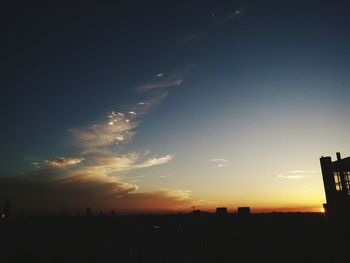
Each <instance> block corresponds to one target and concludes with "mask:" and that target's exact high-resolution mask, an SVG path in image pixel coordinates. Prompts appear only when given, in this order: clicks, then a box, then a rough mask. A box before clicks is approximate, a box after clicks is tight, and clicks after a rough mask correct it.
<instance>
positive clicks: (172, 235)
mask: <svg viewBox="0 0 350 263" xmlns="http://www.w3.org/2000/svg"><path fill="white" fill-rule="evenodd" d="M0 234H1V238H0V239H1V241H0V242H1V243H0V245H1V249H0V251H1V255H0V256H1V259H0V261H1V262H60V263H65V262H74V263H77V262H126V263H127V262H161V263H167V262H183V263H186V262H350V261H349V260H347V259H348V258H349V257H350V256H349V248H350V246H349V245H350V237H349V233H348V232H347V234H346V232H343V230H342V229H341V228H337V230H336V229H334V228H333V227H330V225H329V224H328V223H327V221H326V220H325V218H324V216H323V215H322V214H317V213H286V214H279V213H272V214H257V215H252V216H251V217H250V218H249V217H247V218H239V217H238V216H237V215H235V214H233V215H228V216H223V217H217V216H215V215H214V214H198V215H194V214H190V215H163V216H152V215H147V216H94V217H83V216H81V217H64V216H61V217H27V218H17V219H12V220H9V221H7V222H2V223H1V224H0Z"/></svg>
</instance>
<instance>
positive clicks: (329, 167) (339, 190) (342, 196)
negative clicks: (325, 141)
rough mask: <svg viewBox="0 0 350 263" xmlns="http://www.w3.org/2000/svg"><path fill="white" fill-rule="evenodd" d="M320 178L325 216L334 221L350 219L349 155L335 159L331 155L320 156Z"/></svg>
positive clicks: (338, 156)
mask: <svg viewBox="0 0 350 263" xmlns="http://www.w3.org/2000/svg"><path fill="white" fill-rule="evenodd" d="M320 164H321V170H322V178H323V184H324V189H325V193H326V200H327V203H326V204H324V209H325V212H326V216H327V217H328V218H329V219H330V220H333V221H336V222H346V221H348V220H349V219H350V157H347V158H343V159H342V158H341V156H340V153H339V152H337V160H336V161H333V162H332V158H331V157H321V158H320Z"/></svg>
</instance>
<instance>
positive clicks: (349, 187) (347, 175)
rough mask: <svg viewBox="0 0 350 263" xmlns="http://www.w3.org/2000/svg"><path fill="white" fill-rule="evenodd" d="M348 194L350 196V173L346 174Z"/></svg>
mask: <svg viewBox="0 0 350 263" xmlns="http://www.w3.org/2000/svg"><path fill="white" fill-rule="evenodd" d="M344 178H345V186H346V194H347V195H350V171H346V172H344Z"/></svg>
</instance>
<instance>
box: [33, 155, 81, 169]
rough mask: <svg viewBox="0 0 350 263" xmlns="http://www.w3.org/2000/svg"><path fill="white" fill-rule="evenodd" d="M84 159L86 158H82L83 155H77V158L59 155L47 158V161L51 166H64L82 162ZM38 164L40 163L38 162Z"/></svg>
mask: <svg viewBox="0 0 350 263" xmlns="http://www.w3.org/2000/svg"><path fill="white" fill-rule="evenodd" d="M83 160H84V158H82V157H76V158H65V157H57V158H54V159H51V160H46V161H45V162H46V163H47V165H49V166H52V167H57V168H63V167H67V166H70V165H75V164H78V163H80V162H82V161H83ZM36 165H39V164H38V163H36Z"/></svg>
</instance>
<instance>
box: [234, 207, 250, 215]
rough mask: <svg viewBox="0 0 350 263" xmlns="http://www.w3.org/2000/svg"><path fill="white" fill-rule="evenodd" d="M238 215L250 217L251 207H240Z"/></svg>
mask: <svg viewBox="0 0 350 263" xmlns="http://www.w3.org/2000/svg"><path fill="white" fill-rule="evenodd" d="M237 213H238V215H242V216H250V207H238V208H237Z"/></svg>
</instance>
